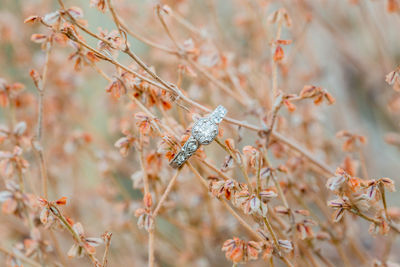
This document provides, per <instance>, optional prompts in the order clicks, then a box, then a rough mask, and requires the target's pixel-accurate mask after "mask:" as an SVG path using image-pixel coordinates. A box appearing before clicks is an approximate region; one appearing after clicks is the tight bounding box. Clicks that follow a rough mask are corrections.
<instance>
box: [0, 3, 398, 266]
mask: <svg viewBox="0 0 400 267" xmlns="http://www.w3.org/2000/svg"><path fill="white" fill-rule="evenodd" d="M64 2H65V4H66V6H79V7H81V8H82V10H83V12H84V18H85V20H87V22H88V27H89V28H90V29H91V30H93V31H94V32H97V31H98V29H99V28H102V29H106V30H109V31H111V30H113V29H115V27H114V24H113V22H112V20H111V17H110V15H109V14H103V13H101V12H99V11H98V10H97V9H95V8H92V7H90V1H89V0H81V1H73V0H65V1H64ZM114 2H115V6H116V7H117V9H118V12H119V14H120V15H121V17H122V18H123V19H124V21H125V23H126V24H127V25H129V27H130V28H131V29H132V30H133V31H135V32H136V33H138V34H140V35H142V36H145V37H146V38H148V39H150V40H153V41H156V42H157V43H162V44H165V45H166V46H170V47H172V43H171V41H170V40H169V38H168V36H167V35H166V34H165V32H164V31H163V28H162V25H161V24H160V22H159V21H158V19H157V15H156V13H155V9H154V6H155V3H156V2H155V1H140V0H135V1H133V0H129V1H128V0H114ZM161 2H162V3H164V4H168V5H169V6H170V7H171V8H172V9H173V10H175V11H176V12H177V13H179V14H181V15H182V17H184V18H186V19H187V20H188V21H190V22H191V23H192V24H193V25H194V26H195V27H196V29H197V31H199V34H197V35H196V34H193V33H192V32H190V31H188V30H187V29H184V28H182V26H181V25H179V24H177V23H176V22H175V21H174V20H172V19H168V20H167V21H168V23H170V24H171V25H172V26H171V27H172V32H173V34H174V35H175V36H176V38H177V39H178V40H180V41H181V42H183V41H185V40H187V39H189V38H192V39H193V40H194V42H195V43H196V44H201V46H202V47H203V49H204V50H207V49H208V50H209V53H208V54H207V56H206V57H205V59H204V60H205V62H206V63H207V62H208V63H209V64H214V63H212V62H211V63H210V62H209V61H212V60H215V61H216V62H219V61H220V60H221V58H220V57H218V55H217V58H216V59H215V58H213V56H215V55H214V54H213V53H214V51H216V50H219V51H224V52H225V53H226V55H229V57H231V60H232V61H233V62H234V66H235V67H236V69H235V71H236V72H237V73H238V75H239V76H240V77H246V78H244V79H245V80H246V82H245V86H246V88H249V89H248V90H249V92H250V95H251V96H252V97H254V98H255V99H257V101H258V102H259V103H261V106H263V107H264V108H265V109H268V107H269V104H268V103H269V102H268V101H269V98H268V96H267V95H268V94H269V92H270V88H271V85H270V84H271V80H270V79H271V66H270V63H269V62H270V57H271V48H270V42H271V40H272V39H273V36H274V28H273V27H271V26H270V24H269V22H268V16H269V15H270V14H271V13H272V12H273V11H275V10H277V9H278V8H282V7H283V8H285V9H286V10H287V11H288V13H289V15H290V16H291V19H292V26H291V27H290V28H284V29H283V31H282V39H291V40H293V43H292V44H291V45H288V46H285V48H284V49H285V56H286V58H285V61H284V64H285V66H284V67H282V69H281V71H280V75H279V88H280V89H281V90H282V91H284V92H290V93H298V92H299V91H300V90H301V89H302V88H303V86H304V85H306V84H313V85H318V86H322V87H323V88H326V89H327V90H328V91H329V92H330V93H331V94H332V95H333V96H334V97H335V98H336V103H335V104H334V105H332V106H327V105H322V106H318V107H316V106H314V105H305V104H304V105H303V104H301V103H300V104H299V105H298V110H297V111H298V112H295V113H293V114H292V113H289V112H287V111H285V110H284V111H283V112H282V114H281V115H282V116H283V117H285V119H286V122H285V123H284V125H283V126H281V128H282V130H283V131H284V132H286V135H287V136H289V137H291V138H292V139H294V140H297V141H298V142H299V143H302V144H303V145H304V147H306V148H308V149H310V150H311V151H312V152H313V153H314V154H316V155H318V158H320V159H321V160H324V161H327V162H328V164H329V165H330V166H332V168H335V167H336V166H339V165H340V164H341V163H342V161H343V159H344V157H345V156H346V155H347V154H348V153H347V152H343V151H341V145H342V143H343V140H341V139H338V138H336V137H335V135H336V133H337V132H338V131H339V130H348V131H350V132H352V133H357V134H360V135H364V136H366V137H367V139H368V143H367V145H365V146H363V149H362V150H363V154H364V155H365V162H366V166H367V169H368V174H369V176H370V177H369V178H378V177H390V178H392V179H393V180H394V181H395V182H396V183H399V182H400V179H399V173H400V164H399V156H400V151H399V147H398V146H393V145H389V144H387V143H386V142H385V136H386V134H388V133H389V132H391V133H398V132H399V130H400V127H399V113H400V94H399V93H398V92H396V91H395V90H393V89H392V88H391V86H390V85H388V84H387V83H386V82H385V76H386V75H387V74H388V73H389V72H390V71H392V70H393V69H395V68H396V67H397V66H398V64H399V60H400V48H399V28H400V16H399V14H400V13H399V11H398V10H388V4H389V3H388V2H393V1H383V0H359V1H357V0H334V1H333V0H280V1H268V0H232V1H226V0H205V1H196V0H180V1H161ZM58 8H59V5H58V3H57V1H53V0H1V1H0V77H1V78H3V79H5V80H7V81H9V82H21V83H23V84H24V85H25V91H26V92H27V93H28V94H27V96H26V97H24V99H23V100H22V102H23V103H24V108H23V109H21V110H17V112H16V114H15V115H13V116H15V120H16V121H26V122H27V124H28V134H29V132H30V133H33V131H34V127H35V123H36V117H37V109H36V104H37V91H36V89H35V87H34V84H33V82H32V80H31V78H30V76H29V71H30V70H31V69H32V68H34V69H38V70H41V68H42V67H43V64H44V60H45V53H44V51H43V50H42V49H41V46H40V44H37V43H34V42H32V41H31V35H32V34H34V33H44V34H46V33H48V32H49V31H48V30H47V29H46V28H45V27H43V26H40V25H38V24H34V25H27V24H24V19H26V18H27V17H28V16H30V15H44V14H46V13H49V12H52V11H54V10H56V9H58ZM389 11H394V12H389ZM199 36H200V37H199ZM204 36H205V38H206V40H208V41H204V39H202V38H203V37H204ZM129 42H130V45H131V48H132V50H134V51H135V52H136V53H137V54H138V55H139V56H140V57H141V58H142V59H143V60H144V61H145V62H147V63H148V64H149V65H151V66H154V67H155V69H156V70H157V72H158V74H159V75H160V76H161V77H163V78H164V79H165V80H168V81H171V82H176V81H177V77H178V66H179V64H184V63H183V62H182V61H181V60H179V59H177V58H176V57H174V56H172V55H167V54H165V53H164V52H163V51H159V50H157V49H154V48H151V47H149V46H147V45H146V44H143V43H142V42H140V41H138V40H136V39H134V38H131V37H130V38H129ZM88 43H89V44H91V45H93V46H96V43H97V42H96V41H95V40H90V39H88ZM210 43H213V44H217V45H215V46H214V45H210ZM216 47H217V49H216ZM72 52H73V49H72V48H71V46H70V45H69V44H66V45H65V46H62V45H55V46H54V48H53V49H52V52H51V56H50V63H49V79H48V82H47V86H46V94H45V113H44V114H45V116H44V117H45V120H44V136H43V140H44V148H45V151H46V157H47V160H48V166H49V170H48V171H49V177H50V178H49V179H50V188H51V190H50V198H52V199H55V198H58V197H61V196H67V197H68V200H69V205H68V207H66V210H67V211H68V212H69V213H70V214H73V217H74V218H75V219H76V220H79V221H81V222H82V224H83V225H84V226H85V230H87V232H89V233H90V234H91V235H100V234H101V233H102V232H103V231H104V230H105V229H109V230H110V231H112V232H114V233H115V234H114V236H113V241H112V251H111V255H110V266H123V265H126V266H144V265H145V264H146V245H145V244H146V239H145V238H146V235H145V234H143V233H140V230H138V229H137V226H136V223H135V220H136V219H135V218H134V216H133V215H132V211H133V210H134V209H135V207H136V206H137V203H136V204H135V203H127V202H126V201H125V200H124V194H125V197H128V198H131V199H132V200H133V202H134V201H137V202H138V203H139V202H140V200H141V197H142V194H141V192H140V190H137V189H134V188H133V186H132V183H133V182H132V179H131V175H132V174H135V173H137V172H138V171H139V168H140V167H139V163H138V156H137V154H136V153H135V152H132V153H131V154H130V155H129V156H128V157H127V158H122V157H121V155H120V154H119V152H118V149H117V148H115V147H114V143H115V142H116V141H117V140H118V139H119V138H120V137H121V136H122V134H121V129H123V128H124V127H126V126H125V125H126V124H128V125H129V124H130V123H131V124H133V125H134V123H132V121H133V114H134V113H133V112H131V111H130V110H132V107H130V103H129V102H128V101H125V100H120V101H117V100H115V99H113V98H112V97H111V96H110V94H108V93H107V92H106V91H105V88H106V86H107V84H108V82H107V81H106V80H104V79H102V78H101V76H99V75H98V73H96V72H95V71H93V69H91V68H89V67H83V68H82V69H81V70H80V71H76V70H75V69H74V64H75V62H74V60H70V59H68V57H69V55H70V53H72ZM116 57H118V59H119V60H120V61H122V62H124V63H125V64H126V65H130V64H132V63H133V62H131V61H130V59H128V58H127V57H126V56H124V55H122V54H120V55H116ZM207 60H208V61H207ZM217 64H218V63H217ZM98 66H99V67H100V68H101V69H103V70H104V71H105V72H107V73H108V74H109V75H110V76H113V75H115V74H116V70H115V68H113V67H112V66H110V65H109V64H107V63H104V62H101V63H99V64H98ZM283 70H286V71H283ZM203 87H211V88H212V89H211V91H212V92H213V93H212V94H211V95H210V94H209V91H208V90H202V88H203ZM182 88H185V91H186V92H187V93H188V95H189V96H190V97H191V98H193V99H195V100H196V101H198V102H200V103H202V104H204V105H207V106H210V107H213V106H216V105H218V104H220V103H222V104H224V103H225V104H226V105H227V106H229V107H230V110H229V115H230V116H231V117H233V118H238V119H243V120H245V119H246V120H248V121H251V122H254V123H256V124H259V122H260V120H259V119H257V118H255V117H254V116H253V115H252V112H253V113H254V112H256V113H257V112H258V111H257V110H256V111H252V110H249V109H248V110H245V109H242V108H241V107H240V106H238V107H237V108H235V107H236V106H235V102H234V100H232V99H227V98H226V97H225V96H224V94H223V93H221V92H217V89H216V88H215V87H213V85H211V84H210V83H209V82H208V81H207V80H205V79H204V78H202V77H201V76H200V75H198V76H196V77H194V78H192V77H185V78H184V79H183V83H182ZM171 114H173V116H175V117H176V113H174V112H172V113H171ZM159 115H161V114H159ZM10 116H11V114H10V112H9V110H8V109H6V108H1V109H0V123H1V124H4V125H7V124H8V121H9V119H10ZM188 118H189V117H188ZM130 127H132V126H130ZM29 129H31V130H29ZM242 135H243V136H242V138H243V140H242V141H241V144H243V145H246V144H251V143H252V142H254V140H255V138H256V137H257V136H256V135H255V134H254V133H247V132H246V131H244V133H243V134H242ZM151 149H156V146H153V147H151ZM326 151H331V153H325V152H326ZM206 152H207V153H209V154H210V157H211V158H213V159H215V160H216V161H217V162H218V163H219V164H221V162H222V160H219V161H218V158H220V157H221V156H222V155H223V153H222V152H221V151H220V150H218V149H217V148H216V147H212V146H210V148H207V149H206ZM350 155H351V156H352V157H353V158H355V159H357V158H358V154H357V153H353V154H352V153H350ZM27 159H28V160H29V161H32V164H31V165H32V166H31V167H30V168H31V169H30V171H29V172H28V173H27V176H26V178H25V179H26V181H27V184H28V185H29V188H30V189H32V191H33V192H40V180H39V176H38V175H39V172H38V168H37V166H35V163H34V162H35V161H34V155H33V153H32V152H29V151H28V152H27ZM162 171H163V173H160V174H159V175H160V176H162V177H164V178H163V179H168V178H167V177H169V176H170V173H169V172H168V171H165V169H162ZM180 179H182V180H183V181H188V179H189V178H187V177H181V178H180ZM1 186H2V187H3V184H2V185H1ZM193 187H194V188H193V190H194V191H193V192H197V191H200V192H201V190H199V189H198V188H197V189H196V186H195V185H193ZM185 188H186V187H185ZM187 188H189V189H190V188H191V187H190V186H188V187H187ZM118 190H120V191H118ZM196 190H197V191H196ZM120 192H123V193H120ZM200 195H201V194H200ZM173 197H174V196H173ZM185 198H186V199H187V200H188V201H191V202H193V203H191V205H192V207H193V208H198V209H202V208H204V207H202V205H203V204H202V203H203V202H202V201H203V200H204V199H202V198H201V197H200V196H198V195H197V196H196V194H193V196H192V195H190V194H188V195H187V196H186V197H182V196H180V197H179V199H185ZM388 198H389V204H390V206H396V205H399V204H400V196H399V194H398V193H392V194H390V195H388ZM110 199H111V200H112V201H111V200H110ZM200 214H201V213H200ZM176 216H177V217H176V219H177V220H179V214H176ZM198 216H201V215H198ZM185 220H189V221H190V220H191V221H192V222H193V223H192V224H189V226H188V227H189V228H188V229H187V231H194V232H195V233H198V234H199V235H202V234H204V235H205V236H207V233H204V232H202V230H199V229H202V228H201V227H199V226H198V225H197V224H196V223H199V224H200V223H201V218H198V217H197V216H196V215H195V214H194V215H193V216H192V217H191V218H185ZM229 222H231V221H229ZM229 222H228V224H229ZM231 223H233V222H231ZM158 224H159V225H160V227H158V228H159V229H160V232H161V234H160V237H159V238H160V239H161V240H163V239H169V240H172V242H170V243H168V244H169V245H166V244H167V243H163V246H166V247H168V248H167V249H165V250H160V252H159V253H161V254H163V255H162V256H161V258H162V259H163V260H161V264H160V266H230V264H229V263H228V262H227V261H226V260H225V259H224V255H223V253H222V252H221V251H220V247H218V246H219V245H218V244H221V242H219V243H218V242H217V241H215V240H214V241H215V242H214V241H212V242H211V241H210V242H209V241H204V244H203V246H201V247H199V248H197V249H199V250H200V251H201V253H200V254H201V255H203V256H201V257H193V255H190V253H188V254H184V253H179V251H184V249H183V248H184V247H187V246H190V242H192V240H191V239H190V240H186V238H185V234H184V233H182V232H180V231H179V230H178V228H177V226H176V225H173V224H171V222H167V221H164V220H163V219H160V221H159V222H158ZM360 224H361V227H360V228H359V229H353V230H354V231H355V232H354V234H355V235H360V237H361V243H362V245H363V246H364V247H366V248H368V249H369V250H370V251H376V255H375V256H379V249H380V248H379V247H380V241H379V238H373V237H371V236H369V235H368V233H365V234H364V233H363V231H364V230H365V231H366V232H367V230H366V229H367V228H368V224H365V225H364V224H363V223H360ZM27 234H28V232H27V230H26V227H25V226H24V225H23V224H22V223H21V221H19V220H18V218H15V217H12V216H9V215H8V216H6V215H1V216H0V240H1V241H0V243H1V244H2V245H3V246H7V247H11V246H14V245H15V244H16V243H18V242H21V240H23V237H24V236H26V235H27ZM44 235H45V233H44ZM227 236H229V235H227ZM58 238H59V239H60V240H65V242H64V241H63V242H61V246H62V247H61V249H62V250H63V251H67V250H68V248H69V246H70V245H71V244H72V241H71V240H69V241H68V237H67V235H66V234H65V233H62V234H61V235H60V236H59V237H58ZM227 238H228V237H226V236H225V239H227ZM205 239H206V240H208V239H212V238H210V237H209V236H207V237H206V238H205ZM218 239H219V241H221V240H225V239H224V238H223V237H218ZM161 242H163V241H161ZM169 247H171V248H169ZM168 249H170V250H172V251H174V252H173V253H172V254H171V255H179V257H178V258H176V257H175V256H171V255H169V253H168ZM192 249H193V250H196V248H192ZM399 249H400V246H399V244H397V245H396V244H394V247H393V248H392V251H396V250H397V251H399ZM328 250H329V249H328ZM371 253H375V252H371ZM2 257H3V255H0V259H1V260H2V261H3V260H5V258H2ZM191 257H193V258H195V260H193V261H191V260H189V258H191ZM332 257H333V258H335V256H332ZM391 257H392V258H393V260H399V255H396V253H394V254H393V255H392V256H391ZM68 261H69V262H70V264H71V266H86V265H85V264H88V263H87V261H85V260H68ZM258 264H260V265H258ZM0 265H1V264H0ZM255 266H261V263H260V262H259V263H256V264H255ZM337 266H340V265H337Z"/></svg>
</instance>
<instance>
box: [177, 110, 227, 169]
mask: <svg viewBox="0 0 400 267" xmlns="http://www.w3.org/2000/svg"><path fill="white" fill-rule="evenodd" d="M226 112H227V111H226V108H224V107H223V106H218V107H217V108H216V109H215V110H214V111H213V112H212V113H211V114H210V115H208V116H207V117H204V118H200V119H198V120H197V121H196V122H195V123H194V125H193V127H192V135H191V136H190V137H189V139H188V140H187V141H186V143H185V144H184V145H183V147H182V149H181V150H180V151H179V152H178V154H176V156H175V157H174V158H173V159H172V160H171V162H170V163H169V165H170V166H171V167H172V168H175V169H176V168H179V167H181V166H182V165H183V163H185V162H186V161H187V160H188V159H189V158H190V157H191V156H192V155H193V154H194V152H196V150H197V149H198V148H199V147H200V145H208V144H210V143H211V142H212V141H214V139H215V137H217V135H218V125H219V123H220V122H221V121H222V119H223V118H224V116H225V114H226Z"/></svg>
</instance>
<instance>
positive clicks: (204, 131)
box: [192, 118, 218, 145]
mask: <svg viewBox="0 0 400 267" xmlns="http://www.w3.org/2000/svg"><path fill="white" fill-rule="evenodd" d="M217 134H218V125H217V124H215V123H214V122H213V121H212V120H211V119H209V118H201V119H199V120H198V121H196V123H195V124H194V125H193V128H192V135H193V137H194V138H196V140H197V141H199V143H200V144H202V145H207V144H209V143H211V142H212V141H213V140H214V138H215V137H216V136H217Z"/></svg>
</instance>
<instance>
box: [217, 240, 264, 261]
mask: <svg viewBox="0 0 400 267" xmlns="http://www.w3.org/2000/svg"><path fill="white" fill-rule="evenodd" d="M222 251H225V257H226V258H227V259H228V260H230V261H232V262H233V263H240V262H247V261H250V260H256V259H258V254H259V253H260V252H261V243H260V242H255V241H248V242H246V241H244V240H241V239H239V238H237V237H234V238H233V239H228V240H226V241H225V242H224V244H223V246H222Z"/></svg>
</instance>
